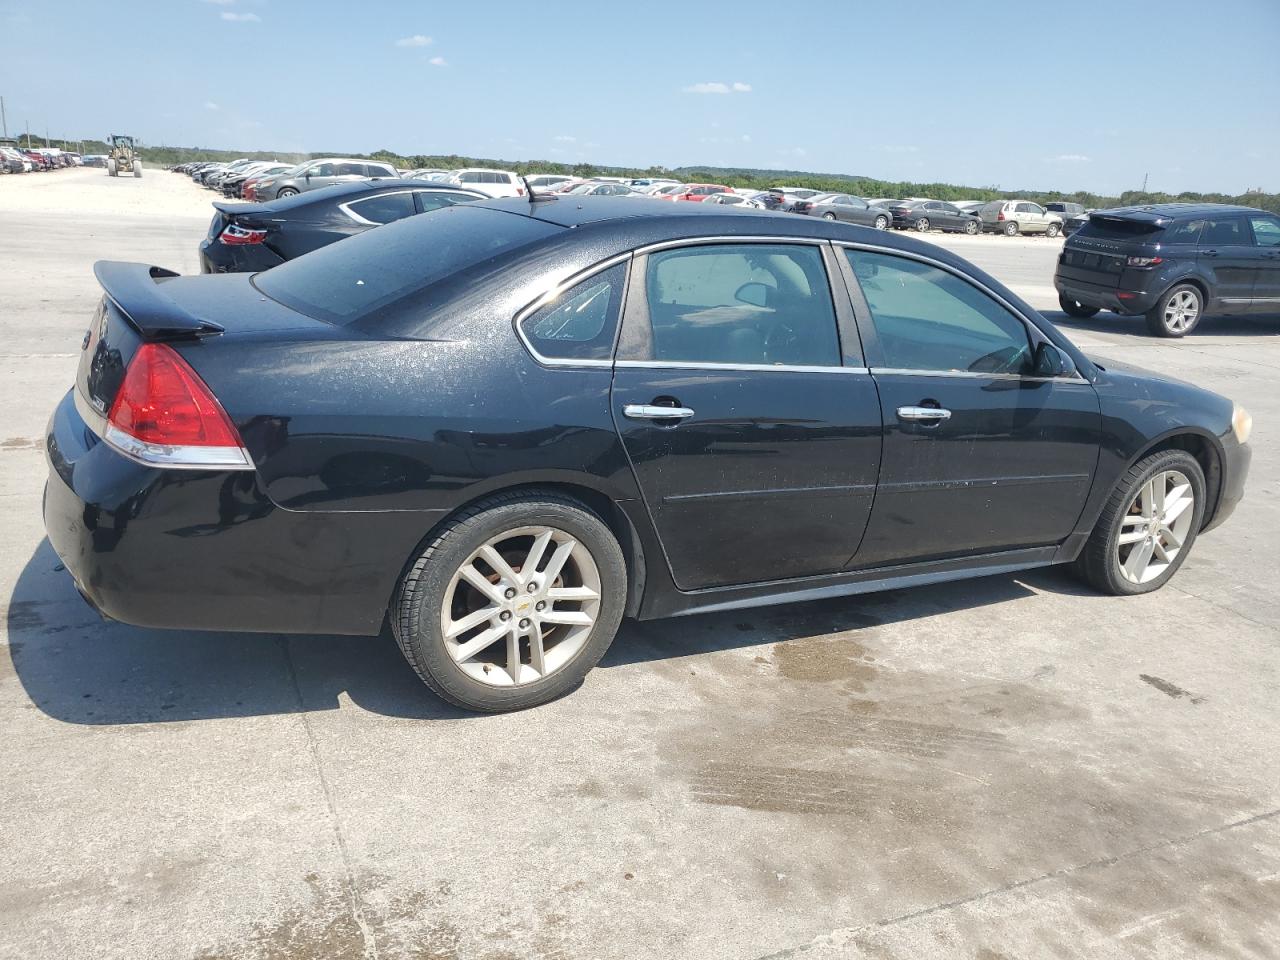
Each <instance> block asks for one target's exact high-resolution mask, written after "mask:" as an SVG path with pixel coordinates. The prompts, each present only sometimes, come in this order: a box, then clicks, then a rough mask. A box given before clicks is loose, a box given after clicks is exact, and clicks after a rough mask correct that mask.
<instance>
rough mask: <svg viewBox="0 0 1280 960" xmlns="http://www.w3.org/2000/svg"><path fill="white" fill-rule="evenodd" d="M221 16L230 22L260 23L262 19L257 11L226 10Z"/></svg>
mask: <svg viewBox="0 0 1280 960" xmlns="http://www.w3.org/2000/svg"><path fill="white" fill-rule="evenodd" d="M221 16H222V19H223V20H226V21H227V22H229V23H260V22H261V21H262V18H261V17H260V16H258V15H257V14H256V13H232V12H231V11H230V10H224V11H223V12H222V14H221Z"/></svg>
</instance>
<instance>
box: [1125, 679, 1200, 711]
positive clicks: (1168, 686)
mask: <svg viewBox="0 0 1280 960" xmlns="http://www.w3.org/2000/svg"><path fill="white" fill-rule="evenodd" d="M1138 679H1139V680H1141V681H1142V682H1143V683H1146V684H1150V685H1151V686H1153V687H1155V688H1156V689H1157V690H1159V691H1160V692H1161V693H1163V694H1164V695H1165V696H1168V697H1172V698H1173V699H1174V700H1180V699H1182V698H1183V697H1185V698H1187V699H1188V700H1190V701H1191V702H1192V703H1195V704H1201V703H1204V702H1205V700H1206V699H1207V698H1206V697H1201V696H1197V695H1196V694H1193V693H1192V692H1191V691H1190V690H1183V689H1182V688H1181V687H1180V686H1178V685H1177V684H1176V683H1170V682H1169V681H1168V680H1164V679H1162V678H1160V677H1153V676H1151V675H1150V674H1146V673H1140V674H1138Z"/></svg>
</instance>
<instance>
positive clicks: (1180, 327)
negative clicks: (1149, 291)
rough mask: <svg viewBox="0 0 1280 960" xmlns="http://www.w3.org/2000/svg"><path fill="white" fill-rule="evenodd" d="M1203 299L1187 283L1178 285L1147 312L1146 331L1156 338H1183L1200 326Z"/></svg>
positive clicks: (1197, 290) (1197, 291) (1196, 289)
mask: <svg viewBox="0 0 1280 960" xmlns="http://www.w3.org/2000/svg"><path fill="white" fill-rule="evenodd" d="M1203 312H1204V297H1202V296H1201V295H1200V290H1199V289H1198V288H1196V287H1193V286H1192V285H1191V284H1189V283H1180V284H1178V285H1177V286H1176V287H1174V288H1173V289H1171V290H1170V291H1169V292H1168V293H1166V294H1165V295H1164V296H1163V297H1161V298H1160V299H1159V300H1157V301H1156V305H1155V306H1154V307H1152V308H1151V309H1150V310H1148V311H1147V329H1148V330H1150V331H1151V332H1152V333H1154V334H1155V335H1156V336H1157V337H1185V336H1186V335H1187V334H1188V333H1190V332H1191V331H1192V330H1194V329H1195V328H1196V327H1197V326H1198V325H1199V324H1200V315H1201V314H1202V313H1203Z"/></svg>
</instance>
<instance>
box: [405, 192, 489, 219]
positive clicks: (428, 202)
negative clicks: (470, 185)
mask: <svg viewBox="0 0 1280 960" xmlns="http://www.w3.org/2000/svg"><path fill="white" fill-rule="evenodd" d="M414 196H415V197H416V199H417V201H418V212H419V213H426V212H427V211H428V210H439V209H440V208H441V207H448V206H452V205H453V204H455V203H469V202H470V201H472V200H475V199H477V198H476V197H473V196H471V194H469V193H453V192H452V191H450V190H418V191H416V192H415V194H414Z"/></svg>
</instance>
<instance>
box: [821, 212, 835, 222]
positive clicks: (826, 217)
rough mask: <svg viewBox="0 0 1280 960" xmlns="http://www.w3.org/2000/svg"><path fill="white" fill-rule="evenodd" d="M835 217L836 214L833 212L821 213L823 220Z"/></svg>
mask: <svg viewBox="0 0 1280 960" xmlns="http://www.w3.org/2000/svg"><path fill="white" fill-rule="evenodd" d="M835 218H836V215H835V214H834V213H830V212H828V213H824V214H823V215H822V219H823V220H834V219H835Z"/></svg>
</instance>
